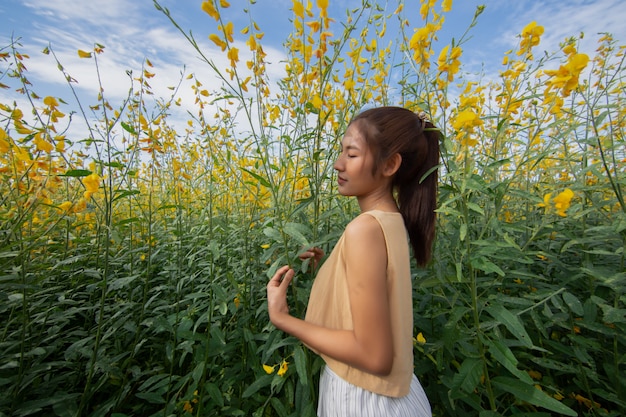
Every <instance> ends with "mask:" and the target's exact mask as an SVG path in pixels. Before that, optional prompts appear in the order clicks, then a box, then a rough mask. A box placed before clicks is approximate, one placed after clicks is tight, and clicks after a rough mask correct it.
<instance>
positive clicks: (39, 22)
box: [0, 0, 626, 104]
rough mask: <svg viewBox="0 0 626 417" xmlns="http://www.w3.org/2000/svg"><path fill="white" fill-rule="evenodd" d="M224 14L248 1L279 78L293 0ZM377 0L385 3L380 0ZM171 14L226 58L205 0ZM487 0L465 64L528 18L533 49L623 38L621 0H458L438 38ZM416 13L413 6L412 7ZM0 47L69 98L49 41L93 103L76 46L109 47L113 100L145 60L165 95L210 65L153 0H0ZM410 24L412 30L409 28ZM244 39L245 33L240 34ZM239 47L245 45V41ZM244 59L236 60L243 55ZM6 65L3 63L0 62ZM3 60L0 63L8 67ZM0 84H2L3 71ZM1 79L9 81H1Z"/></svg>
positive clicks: (186, 0) (355, 0) (336, 9)
mask: <svg viewBox="0 0 626 417" xmlns="http://www.w3.org/2000/svg"><path fill="white" fill-rule="evenodd" d="M230 3H231V7H230V9H229V11H228V14H227V16H226V17H227V18H228V19H232V20H233V21H234V24H235V28H236V29H235V31H236V33H237V31H238V30H239V29H240V28H241V27H243V26H244V25H246V24H248V23H249V21H248V18H247V17H246V15H245V14H244V13H243V12H242V11H241V10H242V9H243V8H244V7H247V8H250V9H251V12H252V16H253V18H254V19H255V21H256V22H257V23H258V25H259V26H260V28H261V30H262V31H263V32H265V38H264V40H263V45H264V49H265V51H266V53H267V54H268V61H270V62H272V63H273V64H272V65H271V66H270V72H271V76H272V77H275V78H276V79H277V78H279V77H280V75H281V74H282V70H283V65H282V64H281V63H280V61H281V60H282V58H283V57H284V50H283V47H282V42H283V41H284V40H285V39H286V36H287V34H288V33H289V31H290V23H289V18H290V16H291V15H292V14H291V11H290V8H291V5H292V1H291V0H256V3H255V4H254V5H249V2H248V1H243V0H230ZM379 3H381V4H384V0H383V1H379ZM161 4H162V5H163V6H165V7H167V8H169V9H170V11H171V13H172V15H173V16H174V18H175V19H176V21H177V22H178V23H179V24H180V25H181V26H182V27H183V28H184V29H186V30H191V31H192V32H193V33H194V36H195V37H196V39H197V40H198V41H199V42H200V43H201V44H202V45H203V50H204V51H206V52H208V54H209V55H211V56H215V57H216V63H217V64H218V65H224V66H225V65H226V62H225V57H224V54H223V53H221V52H218V50H217V49H216V47H215V46H214V45H213V44H212V43H211V42H210V41H208V39H207V36H208V35H209V34H211V33H213V32H216V30H215V22H214V21H213V20H212V19H211V18H210V17H209V16H208V15H206V14H205V13H203V12H202V11H201V9H200V4H201V0H162V1H161ZM330 4H331V8H330V10H329V14H330V16H331V17H334V18H335V19H336V20H337V22H341V21H342V20H343V19H344V17H345V11H346V10H347V9H348V8H354V7H358V6H359V5H360V4H361V0H330ZM479 4H484V5H485V6H486V9H485V12H484V13H483V15H482V16H481V17H480V20H479V23H478V25H477V26H476V28H474V29H473V30H472V32H471V33H472V39H471V40H470V41H469V42H468V43H467V44H465V46H464V53H463V58H462V61H463V63H464V65H465V67H464V69H465V70H471V71H475V70H477V69H478V68H481V67H482V68H483V70H484V71H485V72H486V73H487V74H489V73H491V74H496V73H497V71H498V70H500V68H501V66H500V63H501V61H502V56H503V53H504V51H506V50H508V49H511V48H513V47H514V46H515V45H516V44H517V43H518V39H517V38H516V34H518V33H519V32H520V31H521V30H522V28H523V27H524V26H525V25H526V24H527V23H529V22H530V21H532V20H535V21H537V23H538V24H540V25H543V26H544V27H545V34H544V36H543V37H542V43H541V45H540V46H539V48H538V49H539V50H548V51H552V52H553V51H556V50H557V49H558V44H559V42H561V41H562V40H563V39H564V38H565V37H567V36H572V35H578V34H579V33H580V32H584V33H585V37H584V39H583V40H582V44H581V49H582V50H583V51H586V52H588V53H589V54H590V55H592V54H593V51H594V50H595V48H596V41H597V39H598V37H599V35H597V34H598V33H599V32H610V33H612V34H613V35H614V36H615V38H616V39H618V40H620V41H621V43H622V44H623V43H626V25H625V24H624V21H626V2H625V1H624V0H595V1H589V0H568V1H553V0H543V1H540V0H482V1H477V0H455V1H454V2H453V10H452V11H451V12H450V13H449V14H448V15H447V17H446V22H445V24H444V30H443V31H442V32H441V34H440V36H439V37H440V42H442V44H444V43H449V42H450V40H451V39H452V37H458V36H460V35H461V34H462V33H463V31H464V30H465V28H466V27H467V25H468V24H469V22H470V21H471V18H472V15H473V14H474V10H475V8H476V6H477V5H479ZM418 5H419V2H418V1H417V0H406V6H405V10H407V12H408V14H407V17H409V19H410V21H411V23H412V25H413V26H414V27H419V26H420V24H421V22H420V21H419V16H418V14H417V8H418ZM396 7H397V1H394V0H388V4H387V12H388V13H390V12H392V11H393V10H394V9H395V8H396ZM411 13H412V14H411ZM0 22H2V25H1V27H0V48H3V47H5V46H7V45H8V44H9V42H10V39H11V37H14V38H19V39H20V43H21V44H22V46H21V48H20V51H21V52H23V53H27V54H29V55H30V57H31V59H30V60H29V61H28V62H27V68H28V73H29V77H30V80H31V82H32V83H33V84H34V87H35V88H34V89H35V91H36V92H37V93H38V94H39V95H40V96H46V95H55V96H61V97H62V98H64V99H65V100H66V101H68V102H71V101H72V97H71V95H70V93H69V90H68V89H67V87H65V86H64V80H63V79H62V77H61V75H60V73H59V72H58V71H57V70H56V64H55V63H54V61H53V60H52V57H51V56H46V55H43V54H41V53H40V51H42V50H43V49H44V47H46V46H47V45H48V44H51V46H52V48H53V49H54V51H55V53H56V55H57V56H58V58H59V59H60V61H61V62H62V64H63V65H64V67H65V68H66V69H67V70H68V71H69V72H70V74H71V75H72V76H73V77H74V78H75V79H76V80H78V84H77V85H76V87H77V89H78V91H79V94H81V95H84V97H87V98H86V100H87V102H86V103H83V104H94V103H95V97H96V95H97V89H98V84H97V78H96V72H95V69H94V66H93V61H92V60H86V59H79V58H78V56H77V52H76V51H77V50H78V49H83V50H91V49H92V47H93V45H94V43H100V44H102V45H104V46H105V47H106V49H105V53H104V54H103V55H101V56H100V57H99V58H98V59H99V64H100V72H101V76H102V81H103V84H104V89H105V94H106V96H107V97H108V99H109V100H110V101H111V102H112V103H116V102H117V100H120V101H121V100H122V99H123V98H124V97H126V94H127V93H128V88H129V80H128V76H127V75H126V73H127V71H128V70H132V71H134V73H135V74H138V73H139V71H140V69H141V65H142V62H143V61H144V59H145V58H148V59H150V61H151V62H152V63H153V64H154V71H155V72H156V73H157V76H156V77H155V78H154V79H153V80H152V82H151V85H152V86H153V87H154V90H155V94H156V95H157V96H159V97H161V96H162V97H166V96H167V95H168V94H169V90H168V89H167V87H168V86H172V85H175V84H177V82H178V80H179V78H180V73H181V71H182V70H183V66H185V67H186V72H187V73H189V72H194V73H195V74H196V75H197V76H198V77H199V78H200V79H201V80H203V82H205V84H207V86H208V87H210V84H211V82H212V80H213V78H212V77H211V75H210V71H209V70H208V68H207V67H206V66H204V65H203V64H201V63H200V62H199V60H198V59H197V56H196V54H194V52H193V51H192V49H191V48H190V46H189V45H188V44H187V43H186V41H185V40H184V38H183V36H182V35H181V34H180V33H178V32H177V31H176V29H175V28H174V27H173V26H172V24H171V23H170V22H169V21H168V20H167V19H166V17H165V16H164V15H163V14H162V13H160V12H159V11H157V10H156V9H155V7H154V5H153V2H152V0H3V1H2V2H1V3H0ZM409 30H411V29H409ZM240 40H241V41H244V40H245V39H244V37H243V36H241V37H240ZM240 49H241V50H242V51H243V50H245V49H246V47H245V46H243V45H242V47H241V48H240ZM244 59H245V58H242V60H244ZM2 65H6V64H2ZM5 69H6V66H5V67H3V68H2V70H3V71H4V70H5ZM0 82H3V81H2V80H1V79H0ZM5 83H6V82H5ZM181 96H182V97H183V101H185V100H192V97H191V92H190V90H189V88H188V87H187V86H183V87H182V88H181ZM13 99H17V100H19V99H20V98H19V97H18V96H16V95H15V94H14V93H12V92H11V91H10V90H0V101H1V102H7V101H8V100H13Z"/></svg>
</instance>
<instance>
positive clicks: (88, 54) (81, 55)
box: [78, 49, 91, 58]
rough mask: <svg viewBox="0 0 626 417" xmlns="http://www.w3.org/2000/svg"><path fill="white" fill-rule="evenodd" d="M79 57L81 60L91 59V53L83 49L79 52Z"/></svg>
mask: <svg viewBox="0 0 626 417" xmlns="http://www.w3.org/2000/svg"><path fill="white" fill-rule="evenodd" d="M78 56H79V57H80V58H91V52H85V51H83V50H82V49H79V50H78Z"/></svg>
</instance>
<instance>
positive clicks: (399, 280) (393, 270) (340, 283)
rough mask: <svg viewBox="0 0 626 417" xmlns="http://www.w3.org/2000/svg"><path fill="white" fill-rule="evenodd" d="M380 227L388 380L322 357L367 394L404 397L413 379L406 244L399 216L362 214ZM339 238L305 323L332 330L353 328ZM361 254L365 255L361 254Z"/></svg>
mask: <svg viewBox="0 0 626 417" xmlns="http://www.w3.org/2000/svg"><path fill="white" fill-rule="evenodd" d="M361 216H372V217H374V218H375V219H376V220H378V223H379V224H380V226H381V228H382V230H383V234H384V236H385V242H386V246H387V293H388V295H389V306H390V309H391V312H390V313H391V331H392V337H393V355H394V356H393V365H392V369H391V373H390V374H389V375H387V376H377V375H373V374H370V373H367V372H364V371H361V370H359V369H356V368H353V367H351V366H348V365H346V364H344V363H342V362H339V361H336V360H334V359H332V358H330V357H328V356H326V355H321V356H322V358H323V359H324V361H325V362H326V364H327V365H328V366H329V367H330V368H331V369H332V370H333V371H334V372H335V373H336V374H337V375H339V376H340V377H341V378H343V379H344V380H346V381H348V382H349V383H351V384H353V385H356V386H358V387H361V388H364V389H366V390H368V391H371V392H374V393H377V394H381V395H386V396H390V397H402V396H405V395H407V394H408V393H409V388H410V385H411V379H412V377H413V340H412V338H413V298H412V285H411V271H410V260H409V245H408V239H407V232H406V228H405V227H404V220H403V219H402V215H401V214H400V213H390V212H383V211H378V210H373V211H368V212H364V213H361ZM344 244H345V239H344V235H342V236H341V237H340V238H339V241H337V244H336V246H335V248H334V249H333V251H332V253H331V254H330V256H329V257H328V259H327V260H326V262H324V264H323V265H322V267H321V268H320V270H319V272H318V274H317V277H316V278H315V281H314V282H313V287H312V288H311V295H310V298H309V304H308V308H307V313H306V317H305V320H306V321H308V322H311V323H314V324H318V325H321V326H325V327H328V328H331V329H342V330H351V329H353V323H352V313H351V311H350V298H349V294H348V284H347V281H346V260H345V256H344ZM364 255H366V254H364Z"/></svg>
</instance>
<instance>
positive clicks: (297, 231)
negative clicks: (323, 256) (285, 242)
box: [283, 223, 309, 248]
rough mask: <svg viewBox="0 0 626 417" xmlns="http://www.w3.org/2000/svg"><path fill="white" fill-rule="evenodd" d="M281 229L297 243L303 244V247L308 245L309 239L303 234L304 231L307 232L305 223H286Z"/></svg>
mask: <svg viewBox="0 0 626 417" xmlns="http://www.w3.org/2000/svg"><path fill="white" fill-rule="evenodd" d="M283 230H284V232H285V233H287V234H288V235H289V236H290V237H292V238H293V239H294V240H295V241H296V242H298V244H299V245H301V246H303V247H304V248H308V247H309V240H308V239H307V238H306V236H305V233H308V230H307V228H306V226H305V225H303V224H300V223H287V224H285V227H284V229H283Z"/></svg>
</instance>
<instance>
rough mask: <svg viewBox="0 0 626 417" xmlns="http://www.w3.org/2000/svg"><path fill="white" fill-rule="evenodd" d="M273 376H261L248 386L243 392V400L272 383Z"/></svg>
mask: <svg viewBox="0 0 626 417" xmlns="http://www.w3.org/2000/svg"><path fill="white" fill-rule="evenodd" d="M273 378H274V376H273V375H262V376H261V377H260V378H258V379H257V380H256V381H254V382H253V383H252V384H250V385H248V388H246V390H245V391H244V392H243V398H248V397H250V396H251V395H254V394H256V393H257V392H258V391H259V390H260V389H261V388H263V387H267V386H268V385H270V384H271V383H272V379H273Z"/></svg>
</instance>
